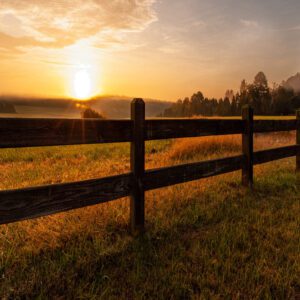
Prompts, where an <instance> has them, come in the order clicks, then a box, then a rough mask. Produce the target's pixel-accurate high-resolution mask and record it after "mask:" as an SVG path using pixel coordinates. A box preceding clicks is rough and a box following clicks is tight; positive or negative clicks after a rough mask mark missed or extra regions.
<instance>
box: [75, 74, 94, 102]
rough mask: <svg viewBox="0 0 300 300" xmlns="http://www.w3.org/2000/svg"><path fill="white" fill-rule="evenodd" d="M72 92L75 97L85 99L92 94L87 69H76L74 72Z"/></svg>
mask: <svg viewBox="0 0 300 300" xmlns="http://www.w3.org/2000/svg"><path fill="white" fill-rule="evenodd" d="M73 93H74V97H76V98H77V99H81V100H84V99H87V98H89V97H91V94H92V84H91V76H90V74H89V73H88V72H87V70H84V69H83V70H78V71H76V73H75V74H74V79H73Z"/></svg>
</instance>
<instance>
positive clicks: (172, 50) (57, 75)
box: [0, 0, 300, 101]
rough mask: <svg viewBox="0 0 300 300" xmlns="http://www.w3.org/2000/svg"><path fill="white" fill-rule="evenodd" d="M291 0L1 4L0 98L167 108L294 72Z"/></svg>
mask: <svg viewBox="0 0 300 300" xmlns="http://www.w3.org/2000/svg"><path fill="white" fill-rule="evenodd" d="M299 11H300V1H299V0H263V1H262V0H251V1H250V0H184V1H183V0H52V1H45V0H0V94H2V95H3V94H13V95H33V96H51V97H69V96H71V97H77V98H85V97H88V96H93V95H96V94H110V95H127V96H131V97H143V98H155V99H162V100H171V101H176V100H177V99H179V98H183V97H186V96H191V95H192V94H193V93H195V92H197V91H202V92H203V93H204V94H205V96H207V97H222V96H223V95H224V93H225V91H226V90H227V89H234V90H238V88H239V85H240V82H241V80H242V79H244V78H245V79H246V80H247V81H248V82H251V81H252V80H253V78H254V76H255V75H256V73H257V72H258V71H264V72H265V73H266V75H267V77H268V79H269V83H270V85H271V84H272V83H273V82H277V83H280V82H281V81H282V80H283V79H287V78H288V77H289V76H291V75H294V74H295V73H297V72H300V56H299V53H300V51H299V50H300V19H299Z"/></svg>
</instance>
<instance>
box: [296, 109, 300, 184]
mask: <svg viewBox="0 0 300 300" xmlns="http://www.w3.org/2000/svg"><path fill="white" fill-rule="evenodd" d="M296 121H297V123H296V127H297V128H296V145H297V146H298V147H297V153H296V174H297V182H298V183H300V110H297V111H296Z"/></svg>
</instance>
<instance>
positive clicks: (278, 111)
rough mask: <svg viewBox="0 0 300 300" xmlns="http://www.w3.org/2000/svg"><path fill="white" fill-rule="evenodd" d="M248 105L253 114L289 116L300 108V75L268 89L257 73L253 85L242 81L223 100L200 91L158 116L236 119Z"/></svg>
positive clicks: (261, 76) (265, 80)
mask: <svg viewBox="0 0 300 300" xmlns="http://www.w3.org/2000/svg"><path fill="white" fill-rule="evenodd" d="M245 104H250V105H251V106H252V107H253V109H254V113H255V114H256V115H292V114H294V113H295V110H296V109H298V108H300V74H299V73H298V74H296V75H295V76H293V77H291V78H289V79H288V80H287V81H283V82H282V84H280V85H277V84H274V85H273V87H272V88H270V87H269V84H268V80H267V77H266V75H265V74H264V73H263V72H259V73H258V74H257V75H256V76H255V78H254V81H253V83H251V84H248V83H247V82H246V81H245V80H243V81H242V82H241V86H240V90H239V92H237V93H235V92H234V91H233V90H228V91H226V93H225V96H224V98H221V99H214V98H212V99H208V98H205V97H204V96H203V94H202V93H201V92H198V93H196V94H194V95H193V96H192V97H191V98H185V99H184V100H181V99H179V100H178V101H177V102H176V103H174V104H172V106H171V107H170V108H167V109H165V111H164V112H163V113H162V114H161V115H160V117H192V116H239V115H240V114H241V108H242V107H243V106H244V105H245Z"/></svg>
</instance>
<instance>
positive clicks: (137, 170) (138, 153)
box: [130, 99, 145, 235]
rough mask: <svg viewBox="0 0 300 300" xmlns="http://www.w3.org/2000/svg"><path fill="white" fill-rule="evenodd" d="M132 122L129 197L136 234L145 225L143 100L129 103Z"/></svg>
mask: <svg viewBox="0 0 300 300" xmlns="http://www.w3.org/2000/svg"><path fill="white" fill-rule="evenodd" d="M131 120H132V122H133V131H132V142H131V144H130V167H131V172H132V174H133V186H132V190H131V197H130V226H131V232H132V233H133V234H134V235H138V234H140V233H142V232H143V231H144V225H145V191H144V187H143V181H142V180H143V177H144V173H145V102H144V101H143V100H142V99H134V100H133V101H132V103H131Z"/></svg>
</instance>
